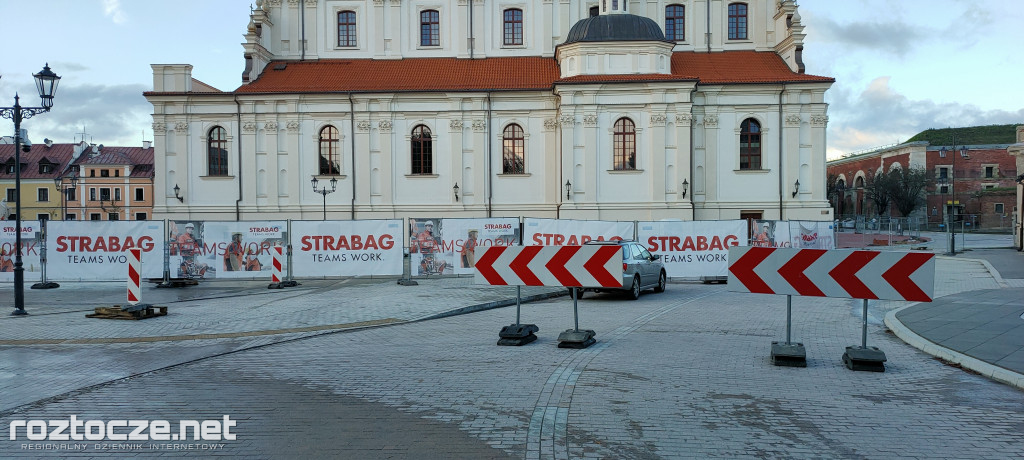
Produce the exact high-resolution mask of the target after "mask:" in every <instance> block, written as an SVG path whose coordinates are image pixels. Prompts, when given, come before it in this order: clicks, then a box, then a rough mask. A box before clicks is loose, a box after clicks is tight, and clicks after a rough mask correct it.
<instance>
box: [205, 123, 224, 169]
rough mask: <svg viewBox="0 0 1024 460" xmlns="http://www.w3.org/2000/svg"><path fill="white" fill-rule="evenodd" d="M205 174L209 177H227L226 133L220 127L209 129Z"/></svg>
mask: <svg viewBox="0 0 1024 460" xmlns="http://www.w3.org/2000/svg"><path fill="white" fill-rule="evenodd" d="M206 143H207V146H206V164H207V174H209V175H211V176H227V175H228V132H227V130H225V129H224V128H221V127H220V126H214V127H213V128H212V129H210V132H209V136H208V137H207V139H206Z"/></svg>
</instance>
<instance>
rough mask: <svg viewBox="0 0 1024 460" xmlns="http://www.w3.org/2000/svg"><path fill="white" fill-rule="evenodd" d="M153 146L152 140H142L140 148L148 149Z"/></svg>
mask: <svg viewBox="0 0 1024 460" xmlns="http://www.w3.org/2000/svg"><path fill="white" fill-rule="evenodd" d="M152 146H153V141H142V148H144V149H148V148H150V147H152Z"/></svg>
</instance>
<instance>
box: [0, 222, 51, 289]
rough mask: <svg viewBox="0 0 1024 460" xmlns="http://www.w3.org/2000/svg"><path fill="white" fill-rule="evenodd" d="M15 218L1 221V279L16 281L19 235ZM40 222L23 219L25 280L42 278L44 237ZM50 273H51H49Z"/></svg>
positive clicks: (22, 246) (22, 255)
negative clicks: (16, 244)
mask: <svg viewBox="0 0 1024 460" xmlns="http://www.w3.org/2000/svg"><path fill="white" fill-rule="evenodd" d="M15 223H16V221H13V220H5V221H2V222H0V230H2V232H0V281H14V259H15V258H16V256H17V254H16V251H15V249H16V246H15V243H16V242H17V235H16V234H15V230H16V227H15ZM40 236H41V235H40V228H39V222H38V221H35V220H23V221H21V248H22V249H21V266H22V268H24V269H25V271H24V273H25V281H37V280H40V279H42V276H41V275H40V272H41V265H40V264H41V255H42V248H41V244H40V243H42V238H41V237H40ZM47 275H49V274H47Z"/></svg>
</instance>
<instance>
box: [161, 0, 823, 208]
mask: <svg viewBox="0 0 1024 460" xmlns="http://www.w3.org/2000/svg"><path fill="white" fill-rule="evenodd" d="M627 3H628V4H627ZM698 3H700V2H698ZM657 5H659V6H655V5H640V4H639V3H637V2H633V3H629V2H603V3H602V4H600V5H597V6H593V7H589V6H586V5H585V4H584V2H578V1H575V0H574V1H571V2H547V1H543V0H529V1H526V2H519V3H516V4H515V5H502V4H501V2H484V3H483V4H482V5H480V4H478V2H458V4H450V5H448V4H446V5H445V6H444V7H438V9H430V8H429V7H425V8H426V9H424V8H420V7H419V6H416V5H412V4H407V3H405V2H401V3H397V2H392V3H386V2H384V4H382V3H381V2H375V1H371V0H366V1H354V2H345V5H344V6H342V5H335V4H334V3H331V2H327V1H325V0H320V1H317V2H309V1H307V2H302V6H303V8H304V10H303V11H305V14H306V17H307V18H309V19H312V18H315V20H307V21H298V20H297V17H298V16H297V14H298V13H299V9H298V5H296V4H294V3H293V2H260V3H258V4H257V7H256V9H255V10H253V12H252V14H251V20H250V24H249V26H248V30H247V33H246V35H245V37H246V40H245V43H243V57H244V63H245V69H244V71H243V73H242V78H241V85H240V86H239V87H238V88H235V89H234V90H231V91H223V92H222V91H218V90H216V89H214V88H211V87H209V86H208V85H205V84H203V83H201V82H199V81H198V80H194V79H193V78H192V77H191V66H189V65H181V64H178V65H162V64H155V65H153V71H154V87H153V90H152V91H147V92H146V93H145V96H146V97H147V99H148V100H149V101H150V102H151V103H152V104H153V106H154V114H153V117H154V125H153V126H154V133H155V144H154V147H155V157H156V161H155V163H154V164H155V166H156V168H157V170H156V176H155V181H154V182H155V188H156V190H157V193H156V194H157V196H156V197H155V203H154V206H155V207H154V211H155V212H156V214H157V216H160V217H164V216H166V217H171V218H178V217H182V218H183V217H189V218H208V219H240V220H252V219H268V218H275V219H277V218H295V219H302V218H319V217H320V216H321V213H322V214H326V215H327V216H328V218H333V219H363V218H366V219H369V218H383V217H387V218H394V217H484V216H497V215H501V216H532V217H560V218H579V219H605V220H632V219H639V220H647V219H683V220H719V219H735V218H741V217H744V218H767V219H804V220H832V214H831V212H832V211H831V208H830V206H829V205H828V202H827V199H826V190H825V182H824V176H825V175H824V172H825V127H826V124H827V121H828V116H827V105H826V104H825V102H824V93H825V91H827V90H828V88H829V87H830V86H831V84H832V83H833V81H834V80H833V79H832V78H829V77H824V76H815V75H808V74H806V73H805V72H804V64H803V62H802V51H803V39H804V33H803V30H804V26H803V24H802V22H801V21H802V19H801V17H800V15H799V13H798V11H797V9H798V7H797V5H796V2H794V1H793V0H784V1H777V0H752V1H749V2H745V3H742V4H726V3H713V4H711V5H712V6H713V7H714V8H718V9H721V11H715V12H713V14H712V12H707V13H708V15H709V17H708V18H703V17H702V16H701V14H702V13H700V12H699V11H697V8H696V6H699V5H694V6H693V8H691V11H689V12H686V11H685V8H683V9H680V8H682V7H681V6H680V5H675V4H673V5H661V3H660V2H659V3H658V4H657ZM737 5H739V6H737ZM701 8H703V7H701ZM705 10H706V8H705ZM701 11H704V10H701ZM705 19H707V21H705ZM709 25H710V28H708V26H709ZM496 32H500V33H496ZM298 43H305V46H298V45H297V44H298ZM197 52H201V50H197ZM312 178H317V179H318V180H319V181H324V182H321V183H326V181H329V180H331V179H337V184H338V185H337V191H336V193H335V194H333V195H332V196H330V197H326V198H325V197H322V196H320V195H319V194H316V193H314V192H313V190H312V189H311V188H310V187H308V185H307V184H308V183H309V181H310V179H312ZM456 186H457V187H456ZM175 187H177V188H178V194H177V195H176V194H175V193H174V190H175ZM182 197H184V198H183V199H182ZM321 199H323V201H324V202H325V203H323V204H321ZM321 207H322V208H323V209H321Z"/></svg>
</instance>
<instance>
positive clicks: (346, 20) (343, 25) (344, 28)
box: [338, 11, 356, 46]
mask: <svg viewBox="0 0 1024 460" xmlns="http://www.w3.org/2000/svg"><path fill="white" fill-rule="evenodd" d="M338 46H356V13H355V11H341V12H339V13H338Z"/></svg>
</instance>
